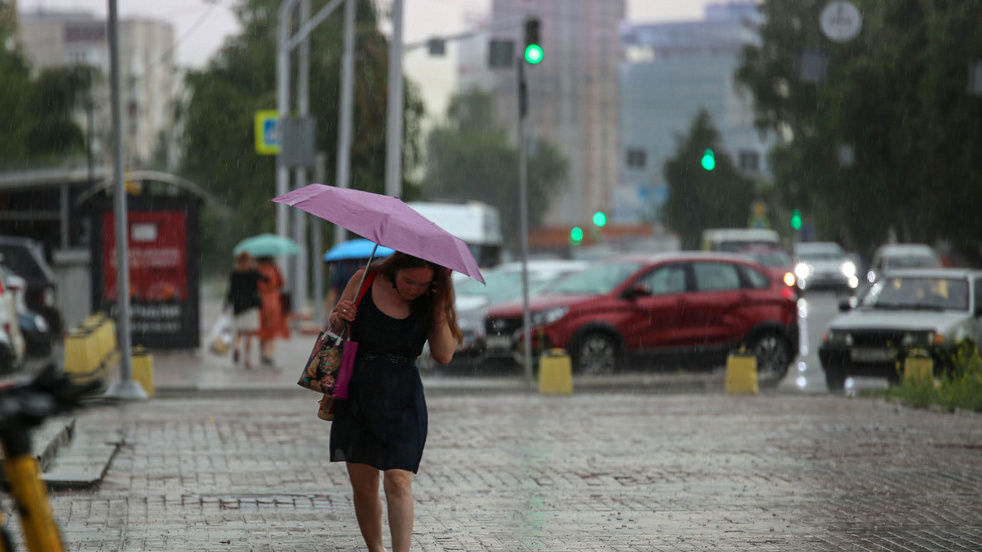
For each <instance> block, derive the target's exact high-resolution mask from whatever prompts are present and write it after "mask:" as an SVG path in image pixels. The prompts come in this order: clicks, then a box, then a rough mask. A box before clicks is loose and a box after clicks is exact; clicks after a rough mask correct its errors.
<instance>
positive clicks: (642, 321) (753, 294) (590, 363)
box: [485, 252, 798, 377]
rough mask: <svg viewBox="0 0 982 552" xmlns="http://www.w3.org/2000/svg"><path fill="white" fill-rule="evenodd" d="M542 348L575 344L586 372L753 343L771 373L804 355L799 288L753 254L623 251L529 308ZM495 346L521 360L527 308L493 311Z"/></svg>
mask: <svg viewBox="0 0 982 552" xmlns="http://www.w3.org/2000/svg"><path fill="white" fill-rule="evenodd" d="M530 310H531V317H532V324H533V327H532V328H530V333H531V340H532V347H533V352H534V353H535V354H536V355H537V354H538V353H539V352H540V351H541V350H543V349H549V348H556V347H558V348H563V349H566V350H567V351H568V352H569V354H570V356H571V357H572V361H573V369H574V371H576V372H578V373H598V374H599V373H609V372H611V371H613V370H615V369H616V368H618V367H619V366H620V365H621V363H622V361H623V360H626V357H627V356H628V355H630V356H640V355H649V354H653V355H658V356H667V357H670V358H673V359H679V358H683V359H685V360H687V361H695V360H709V361H711V362H713V363H716V365H719V364H722V362H723V361H724V359H725V357H726V355H727V354H728V353H729V352H731V351H733V350H735V349H737V348H739V347H741V346H746V347H747V348H749V350H751V351H753V352H754V354H755V355H756V356H757V365H758V370H759V371H760V372H761V374H762V376H774V377H781V376H783V375H784V373H785V372H786V370H787V368H788V364H790V362H791V360H792V359H793V358H794V356H795V355H796V354H797V351H798V326H797V321H798V310H797V304H796V301H795V291H794V290H793V289H791V288H789V287H788V286H786V285H784V284H783V283H781V282H779V281H778V280H777V279H776V278H774V277H773V276H771V275H770V274H769V273H768V271H767V269H766V268H764V267H763V266H761V265H760V264H758V263H755V262H753V261H752V260H751V259H749V258H747V257H745V256H742V255H734V254H726V253H703V252H679V253H665V254H660V255H654V256H639V255H636V256H623V257H614V258H611V259H607V260H605V261H604V262H602V263H597V264H594V265H591V266H590V267H589V268H587V269H585V270H583V271H581V272H577V273H574V274H570V275H569V276H566V277H565V278H563V279H562V280H560V281H558V282H557V283H556V284H555V285H553V286H551V287H550V288H549V290H548V292H547V293H544V294H541V295H539V296H537V297H536V298H535V299H534V300H533V301H531V305H530ZM485 327H486V331H487V346H488V349H489V350H492V349H498V350H502V349H504V350H508V351H512V352H514V353H515V354H517V355H519V356H520V346H523V345H524V344H522V343H521V341H522V335H523V333H524V332H523V331H522V304H521V303H520V302H509V303H505V304H501V305H496V306H493V307H491V309H490V310H489V312H488V317H487V319H486V321H485Z"/></svg>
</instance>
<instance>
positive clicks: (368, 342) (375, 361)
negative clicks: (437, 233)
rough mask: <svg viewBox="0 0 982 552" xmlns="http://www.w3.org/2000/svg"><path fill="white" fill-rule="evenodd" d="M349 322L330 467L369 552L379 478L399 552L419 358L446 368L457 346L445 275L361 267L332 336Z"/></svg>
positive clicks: (412, 457) (419, 430) (409, 263)
mask: <svg viewBox="0 0 982 552" xmlns="http://www.w3.org/2000/svg"><path fill="white" fill-rule="evenodd" d="M366 270H367V271H368V273H367V277H366V278H365V282H364V285H365V286H366V292H365V295H364V297H363V298H362V300H361V302H360V303H359V304H358V306H357V308H356V307H355V301H354V299H355V297H356V294H357V293H358V289H359V287H360V285H361V283H362V274H363V273H365V271H366ZM346 323H349V324H350V328H351V339H352V340H353V341H357V342H358V343H359V345H358V352H357V356H356V359H355V366H354V370H353V374H352V377H351V381H350V383H349V386H348V399H347V400H340V401H334V422H333V424H332V426H331V461H332V462H346V463H347V468H348V477H349V479H350V480H351V486H352V490H353V495H354V505H355V515H356V517H357V519H358V526H359V528H360V529H361V533H362V536H363V537H364V539H365V544H366V545H368V549H369V550H370V551H371V552H379V551H381V550H382V503H381V499H380V496H379V472H382V474H383V477H382V480H383V488H384V490H385V498H386V502H387V505H388V512H389V515H388V517H389V530H390V532H391V534H392V547H393V549H394V550H395V551H396V552H404V551H406V550H409V544H410V538H411V536H412V528H413V494H412V482H413V474H415V473H416V471H417V469H418V468H419V463H420V459H421V458H422V456H423V445H424V443H425V442H426V432H427V413H426V401H425V399H424V397H423V384H422V381H421V380H420V377H419V370H418V369H417V368H416V366H415V360H416V357H418V356H419V355H420V353H421V352H422V350H423V344H424V343H425V342H426V341H427V340H429V343H430V352H431V354H432V356H433V358H434V359H435V360H436V361H437V362H440V363H442V364H446V363H448V362H450V360H451V359H452V358H453V353H454V350H455V348H456V345H457V344H458V343H459V342H460V339H461V333H460V327H459V326H458V325H457V315H456V312H455V310H454V291H453V283H452V281H451V279H450V270H449V269H447V268H444V267H442V266H440V265H437V264H435V263H432V262H430V261H426V260H423V259H419V258H417V257H413V256H410V255H406V254H404V253H400V252H396V253H394V254H392V255H391V256H390V257H388V258H387V259H386V260H385V261H383V262H382V263H380V264H377V265H371V266H370V267H368V268H362V269H359V270H358V271H357V272H356V273H355V274H354V276H352V277H351V279H350V280H349V281H348V285H347V286H346V287H345V289H344V292H343V293H342V294H341V299H340V300H339V301H338V303H337V305H336V306H335V308H334V310H333V312H332V314H331V319H330V324H331V327H332V329H333V330H334V331H336V332H341V331H342V330H343V327H344V325H345V324H346Z"/></svg>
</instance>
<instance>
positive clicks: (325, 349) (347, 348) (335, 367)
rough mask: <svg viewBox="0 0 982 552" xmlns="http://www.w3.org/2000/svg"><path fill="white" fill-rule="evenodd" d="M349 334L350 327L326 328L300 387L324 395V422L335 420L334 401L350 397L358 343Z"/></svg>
mask: <svg viewBox="0 0 982 552" xmlns="http://www.w3.org/2000/svg"><path fill="white" fill-rule="evenodd" d="M374 279H375V275H374V274H370V275H368V276H367V277H366V278H365V283H366V284H367V285H365V284H363V285H362V287H361V288H360V289H359V291H358V297H357V299H356V300H355V308H358V305H359V304H360V303H361V299H362V297H364V296H365V292H366V291H367V290H368V289H370V288H371V284H372V281H373V280H374ZM347 331H348V327H347V325H346V326H345V329H344V330H342V332H341V334H340V335H338V334H335V333H334V332H332V331H330V330H329V329H325V330H323V331H321V332H320V334H319V335H318V336H317V341H315V342H314V348H313V349H312V350H311V352H310V356H309V357H308V358H307V363H306V365H305V366H304V369H303V372H301V374H300V379H298V380H297V385H299V386H300V387H303V388H306V389H310V390H311V391H316V392H318V393H323V394H324V397H323V398H322V399H321V407H320V409H319V411H318V416H319V417H320V418H321V419H324V420H331V419H333V401H334V398H347V396H348V394H347V384H348V380H349V379H350V378H351V370H352V368H353V367H354V357H355V352H356V351H357V347H358V343H357V342H354V341H351V340H349V339H345V334H346V333H347Z"/></svg>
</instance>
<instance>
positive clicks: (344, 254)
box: [324, 238, 392, 261]
mask: <svg viewBox="0 0 982 552" xmlns="http://www.w3.org/2000/svg"><path fill="white" fill-rule="evenodd" d="M375 245H376V244H375V243H374V242H370V241H368V240H366V239H364V238H355V239H353V240H348V241H346V242H341V243H339V244H337V245H335V246H334V247H332V248H331V249H330V250H329V251H328V252H327V253H325V254H324V260H325V261H345V260H349V259H367V258H369V257H371V256H372V250H373V249H374V250H375V256H376V257H388V256H389V255H391V254H392V250H391V249H389V248H388V247H379V248H378V249H376V248H375Z"/></svg>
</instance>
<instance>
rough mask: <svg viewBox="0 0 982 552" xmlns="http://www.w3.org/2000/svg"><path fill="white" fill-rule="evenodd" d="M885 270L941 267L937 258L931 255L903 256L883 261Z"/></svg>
mask: <svg viewBox="0 0 982 552" xmlns="http://www.w3.org/2000/svg"><path fill="white" fill-rule="evenodd" d="M883 266H884V267H885V268H893V269H896V268H934V267H937V266H941V262H940V261H939V260H938V258H937V257H934V256H932V255H905V256H903V257H889V258H887V259H885V260H884V263H883Z"/></svg>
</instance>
